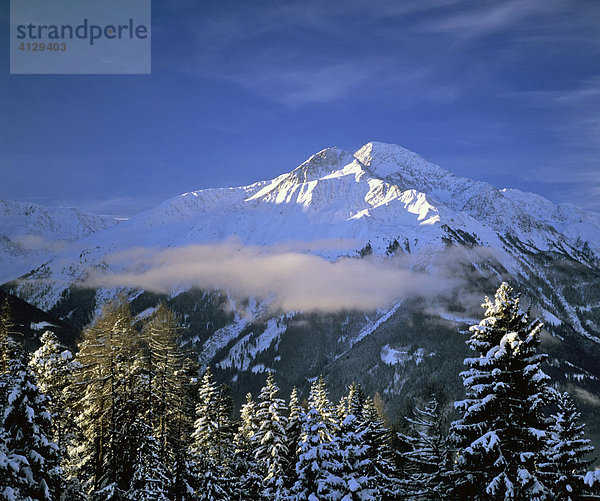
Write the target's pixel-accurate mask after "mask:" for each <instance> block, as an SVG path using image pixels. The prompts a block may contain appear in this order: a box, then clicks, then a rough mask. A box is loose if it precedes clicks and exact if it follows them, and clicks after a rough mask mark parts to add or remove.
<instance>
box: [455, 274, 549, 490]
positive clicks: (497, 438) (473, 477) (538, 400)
mask: <svg viewBox="0 0 600 501" xmlns="http://www.w3.org/2000/svg"><path fill="white" fill-rule="evenodd" d="M482 306H483V308H484V309H485V318H484V319H483V320H482V321H481V322H480V323H479V324H478V325H474V326H472V327H471V328H470V330H471V337H470V339H469V341H468V342H467V343H468V345H469V347H470V348H471V349H472V350H473V351H475V352H476V353H477V355H478V356H477V357H475V358H467V359H465V365H466V366H467V367H468V370H467V371H465V372H463V373H461V376H462V378H463V383H464V386H465V388H466V393H467V395H466V399H465V400H463V401H460V402H456V404H455V407H456V408H457V410H458V411H459V412H460V415H461V417H460V419H459V420H457V421H455V422H454V423H452V433H453V437H454V440H455V441H456V445H457V446H458V457H457V460H456V477H455V480H456V491H455V493H454V497H455V498H457V499H474V500H475V499H515V500H520V499H528V500H530V499H544V498H546V497H547V495H548V488H547V487H546V486H545V485H544V484H543V482H542V480H541V479H540V477H539V474H538V465H539V463H540V461H541V459H542V451H543V449H544V442H545V438H546V429H547V422H546V419H545V418H544V415H543V413H542V410H543V407H544V405H545V401H546V399H547V395H546V394H547V387H546V380H547V379H548V377H547V376H546V375H545V374H544V373H543V372H542V370H541V368H540V365H541V363H542V361H543V360H544V359H545V356H544V355H540V354H537V353H536V351H537V348H538V345H539V342H540V341H539V332H540V329H541V326H542V324H541V323H540V322H539V321H538V320H535V319H531V318H530V315H529V313H528V312H525V311H523V310H522V309H521V307H520V300H519V297H518V296H517V295H515V294H514V292H513V290H512V288H511V287H510V286H509V285H508V284H506V283H503V284H502V285H501V286H500V288H499V289H498V291H497V292H496V296H495V299H494V301H491V300H490V299H489V298H487V297H486V299H485V302H484V304H483V305H482Z"/></svg>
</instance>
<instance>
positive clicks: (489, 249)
mask: <svg viewBox="0 0 600 501" xmlns="http://www.w3.org/2000/svg"><path fill="white" fill-rule="evenodd" d="M9 219H10V216H9ZM0 233H1V231H0ZM81 237H82V238H81ZM9 238H10V237H9ZM232 238H234V239H235V240H231V239H232ZM11 242H12V240H11ZM223 242H226V244H222V243H223ZM6 245H9V243H7V244H6ZM215 245H216V247H215ZM219 245H224V247H219ZM2 252H4V250H3V247H2V242H1V241H0V253H2ZM15 255H16V254H15ZM115 256H116V257H115ZM240 256H242V258H243V259H242V258H240ZM273 257H275V258H274V259H272V258H273ZM599 259H600V216H599V215H598V214H595V213H592V212H588V211H584V210H581V209H578V208H577V207H575V206H572V205H567V204H561V205H555V204H552V203H551V202H550V201H548V200H546V199H544V198H542V197H539V196H537V195H534V194H530V193H523V192H520V191H518V190H499V189H496V188H495V187H493V186H491V185H489V184H487V183H484V182H479V181H472V180H470V179H466V178H461V177H457V176H455V175H453V174H452V173H450V172H448V171H446V170H444V169H442V168H440V167H438V166H436V165H433V164H431V163H429V162H427V161H426V160H424V159H422V158H421V157H419V156H418V155H417V154H415V153H413V152H411V151H409V150H406V149H404V148H402V147H400V146H396V145H388V144H382V143H368V144H366V145H365V146H363V147H362V148H361V149H359V150H358V151H357V152H355V153H354V154H351V153H348V152H345V151H342V150H339V149H337V148H330V149H326V150H323V151H321V152H319V153H317V154H315V155H313V156H312V157H310V158H309V159H308V160H307V161H306V162H304V163H303V164H302V165H300V166H298V167H297V168H296V169H294V170H293V171H291V172H289V173H286V174H283V175H281V176H279V177H277V178H275V179H273V180H269V181H261V182H257V183H255V184H253V185H250V186H244V187H238V188H222V189H207V190H201V191H196V192H190V193H186V194H183V195H181V196H179V197H175V198H173V199H170V200H167V201H166V202H164V203H163V204H161V205H159V206H158V207H156V208H154V209H152V210H150V211H146V212H143V213H140V214H138V215H136V216H134V217H132V218H131V219H129V220H127V221H123V222H121V223H119V224H118V225H110V226H107V227H105V228H104V229H98V230H95V231H94V232H90V233H89V234H87V236H83V235H80V236H79V237H78V238H77V239H76V240H75V241H71V243H70V245H68V246H65V247H64V248H63V249H60V250H57V251H54V254H52V255H50V256H49V257H48V259H45V260H44V259H40V260H39V261H38V262H37V263H36V264H35V266H31V267H30V270H27V271H30V272H29V273H28V274H27V275H22V276H18V275H17V274H14V275H13V276H11V277H8V278H10V279H11V281H9V282H7V283H6V284H5V286H4V288H5V289H6V290H8V291H10V292H12V293H14V294H16V295H18V296H19V297H22V298H24V299H26V300H28V301H30V302H31V303H32V304H34V305H36V306H39V307H41V308H43V309H45V310H47V311H49V312H50V313H51V314H53V315H55V316H57V317H59V318H62V319H63V320H64V321H65V322H68V323H70V324H71V325H72V326H73V327H74V328H81V327H82V326H83V325H85V324H86V323H87V322H89V321H90V319H91V318H92V316H93V314H94V312H95V311H96V310H97V308H98V306H99V305H101V303H102V302H103V301H105V300H106V299H107V298H110V297H112V296H113V295H114V294H115V293H116V291H117V290H124V291H125V292H126V293H127V294H129V296H130V298H131V302H132V308H133V310H134V313H135V314H136V315H141V316H144V315H147V314H149V313H150V312H151V311H152V309H153V308H154V307H155V306H156V304H157V302H158V301H159V300H164V301H166V302H167V303H168V304H169V306H170V307H171V308H173V309H174V310H175V311H176V312H178V313H179V314H180V317H181V321H182V323H183V326H184V330H183V336H182V338H183V341H184V342H186V343H188V344H189V345H191V346H193V347H194V349H195V350H196V352H197V353H198V357H199V359H200V361H201V362H202V363H203V364H211V365H212V366H213V368H214V370H215V373H216V375H217V376H218V377H219V378H220V379H221V380H222V381H224V382H226V383H228V384H229V385H231V386H232V388H233V392H234V395H235V396H236V397H237V398H238V399H242V398H243V395H244V394H245V392H247V391H253V392H256V390H257V389H258V388H259V387H260V386H262V384H263V383H264V378H265V375H264V371H266V370H268V369H271V370H274V371H275V372H276V373H277V374H278V376H279V378H280V381H281V386H282V388H283V389H284V391H290V390H291V388H292V386H298V387H299V389H300V390H301V391H306V390H307V388H308V385H309V384H310V381H311V380H312V379H313V378H315V377H317V376H318V375H319V374H323V375H325V376H326V379H327V380H328V385H329V387H330V388H332V391H333V392H334V394H335V395H334V396H338V395H339V394H340V393H341V392H343V391H344V386H345V385H346V384H349V383H350V382H352V381H353V380H356V381H357V382H359V383H361V384H362V385H363V386H364V387H365V389H366V390H367V391H369V392H370V393H374V392H375V391H379V392H380V394H381V395H382V397H383V399H384V401H386V403H387V405H388V412H389V413H390V418H391V419H392V420H393V419H394V417H395V416H397V415H398V414H399V413H400V412H401V410H402V408H403V406H404V405H405V404H406V403H407V402H408V401H409V400H410V399H411V398H412V397H415V396H418V395H420V394H422V393H423V392H431V391H434V390H436V391H437V390H439V389H440V388H441V389H443V390H444V391H446V392H448V393H449V394H450V395H451V396H453V397H454V396H458V395H459V394H460V392H461V391H462V389H461V383H460V378H459V377H458V372H460V370H461V369H462V360H463V358H464V357H465V356H467V355H468V351H467V349H466V347H465V345H464V341H465V340H466V336H467V334H466V332H467V329H468V326H469V325H471V324H473V323H476V322H477V321H478V320H479V319H480V318H481V317H482V314H483V312H482V311H481V308H479V304H480V303H481V302H482V300H483V297H484V295H493V293H494V291H495V289H496V287H497V286H498V285H499V283H500V282H501V281H502V280H506V281H509V282H510V283H511V284H512V285H513V286H514V287H515V288H516V289H517V290H520V291H521V292H522V294H523V301H524V302H526V303H529V304H531V305H532V308H533V312H534V313H535V314H537V315H539V316H541V317H542V318H543V319H544V321H545V332H544V340H543V349H544V351H545V352H547V353H549V354H550V361H549V365H548V367H547V368H546V370H547V372H548V373H549V374H550V375H551V376H552V377H553V378H554V380H555V381H556V382H557V383H559V384H560V385H562V386H563V387H566V388H567V389H570V390H571V391H572V393H573V394H574V396H575V397H576V398H577V399H578V400H579V404H580V406H582V407H584V411H586V412H587V414H588V422H590V425H591V428H592V432H594V433H596V434H600V421H598V422H597V421H594V420H593V419H592V417H591V416H593V415H594V411H597V408H598V407H599V406H600V386H599V384H598V378H600V365H599V364H598V361H599V360H600V287H599V285H600V261H599ZM169 260H176V262H175V263H172V262H170V263H169ZM298 263H299V264H298ZM307 263H308V264H307ZM338 265H339V266H338ZM302 266H304V267H305V268H302ZM331 266H333V268H332V267H331ZM292 267H297V270H299V271H297V272H296V273H295V274H292V275H290V274H289V272H288V271H289V269H290V268H292ZM232 270H233V271H232ZM315 270H316V271H315ZM321 270H323V271H321ZM398 270H400V271H401V274H399V275H395V274H397V273H399V271H398ZM329 271H332V272H334V273H335V274H334V275H332V276H331V279H328V278H327V277H325V279H323V275H324V274H326V273H328V272H329ZM352 274H354V276H355V278H356V280H354V281H352V280H350V278H352V277H351V276H350V277H349V276H348V275H352ZM141 276H143V277H145V279H144V280H142V279H140V278H139V277H141ZM396 276H398V277H399V278H398V281H404V282H405V283H403V284H399V285H400V287H398V288H394V283H393V282H394V281H395V278H394V277H396ZM103 277H110V280H108V279H106V278H103ZM148 277H150V278H153V279H154V280H150V278H148ZM390 277H392V278H393V279H392V280H391V281H390ZM336 282H339V283H341V284H343V287H341V289H342V292H340V287H337V288H336V287H333V286H332V287H330V285H335V283H336ZM390 282H391V283H390ZM240 284H243V286H241V285H240ZM346 284H347V289H345V287H346ZM90 285H93V287H90ZM84 286H85V287H84ZM361 289H364V290H368V291H376V292H379V291H381V290H386V291H388V293H387V295H383V298H384V299H385V300H384V299H382V301H381V304H377V305H376V306H373V305H372V304H371V303H370V302H369V305H370V306H369V307H362V308H361V307H360V306H357V304H356V302H351V301H346V302H345V301H344V299H349V298H350V296H353V295H354V296H355V295H356V294H355V293H357V291H358V292H361ZM270 290H273V291H274V292H273V293H272V294H270V293H269V291H270ZM298 291H301V292H302V293H303V294H304V296H305V297H309V296H311V295H312V296H313V297H314V296H315V295H317V294H322V296H323V297H327V293H330V294H331V295H335V296H336V297H335V298H334V299H335V300H336V301H332V302H331V304H334V305H336V306H335V307H331V308H321V309H319V308H318V307H314V302H313V303H311V302H310V301H308V302H304V303H303V302H301V301H299V302H296V303H294V302H293V301H292V302H290V301H289V298H290V296H292V295H293V294H296V295H297V294H298ZM318 297H321V296H318ZM294 298H296V296H294ZM286 300H288V301H287V302H286ZM290 304H291V305H299V306H297V307H289V305H290ZM282 305H288V307H287V308H286V307H284V306H282ZM302 305H312V306H302ZM594 419H597V418H594Z"/></svg>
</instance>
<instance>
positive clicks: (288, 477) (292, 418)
mask: <svg viewBox="0 0 600 501" xmlns="http://www.w3.org/2000/svg"><path fill="white" fill-rule="evenodd" d="M288 409H289V414H288V419H287V426H286V430H285V436H286V445H287V453H286V455H285V458H284V465H283V467H284V482H285V488H286V489H287V490H289V489H290V488H291V487H292V485H294V482H295V481H296V462H297V461H298V443H299V442H300V433H301V432H302V420H303V418H304V412H303V409H302V408H301V407H300V401H299V400H298V390H297V389H296V388H295V387H294V388H293V389H292V393H291V395H290V403H289V406H288Z"/></svg>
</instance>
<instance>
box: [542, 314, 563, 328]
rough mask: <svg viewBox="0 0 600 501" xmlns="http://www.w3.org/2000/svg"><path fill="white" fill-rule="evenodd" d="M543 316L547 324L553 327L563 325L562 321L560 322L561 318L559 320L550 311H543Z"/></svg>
mask: <svg viewBox="0 0 600 501" xmlns="http://www.w3.org/2000/svg"><path fill="white" fill-rule="evenodd" d="M542 316H543V317H544V319H545V320H546V323H549V324H551V325H560V324H562V321H561V320H560V318H558V317H557V316H556V315H553V314H552V313H550V312H549V311H548V310H542Z"/></svg>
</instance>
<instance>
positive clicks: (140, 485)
mask: <svg viewBox="0 0 600 501" xmlns="http://www.w3.org/2000/svg"><path fill="white" fill-rule="evenodd" d="M137 426H138V427H139V428H140V429H139V430H138V432H137V435H139V436H142V437H143V439H142V441H141V443H140V446H139V447H138V450H137V455H136V458H135V461H134V472H133V475H132V478H131V485H130V488H129V490H128V491H127V495H126V499H127V501H169V498H168V497H167V488H168V483H169V472H168V471H167V469H166V466H165V464H164V463H163V461H162V459H161V457H160V447H159V443H158V440H156V438H155V437H154V436H153V435H152V427H151V426H150V425H149V424H148V423H146V422H145V420H140V422H138V425H137Z"/></svg>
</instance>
